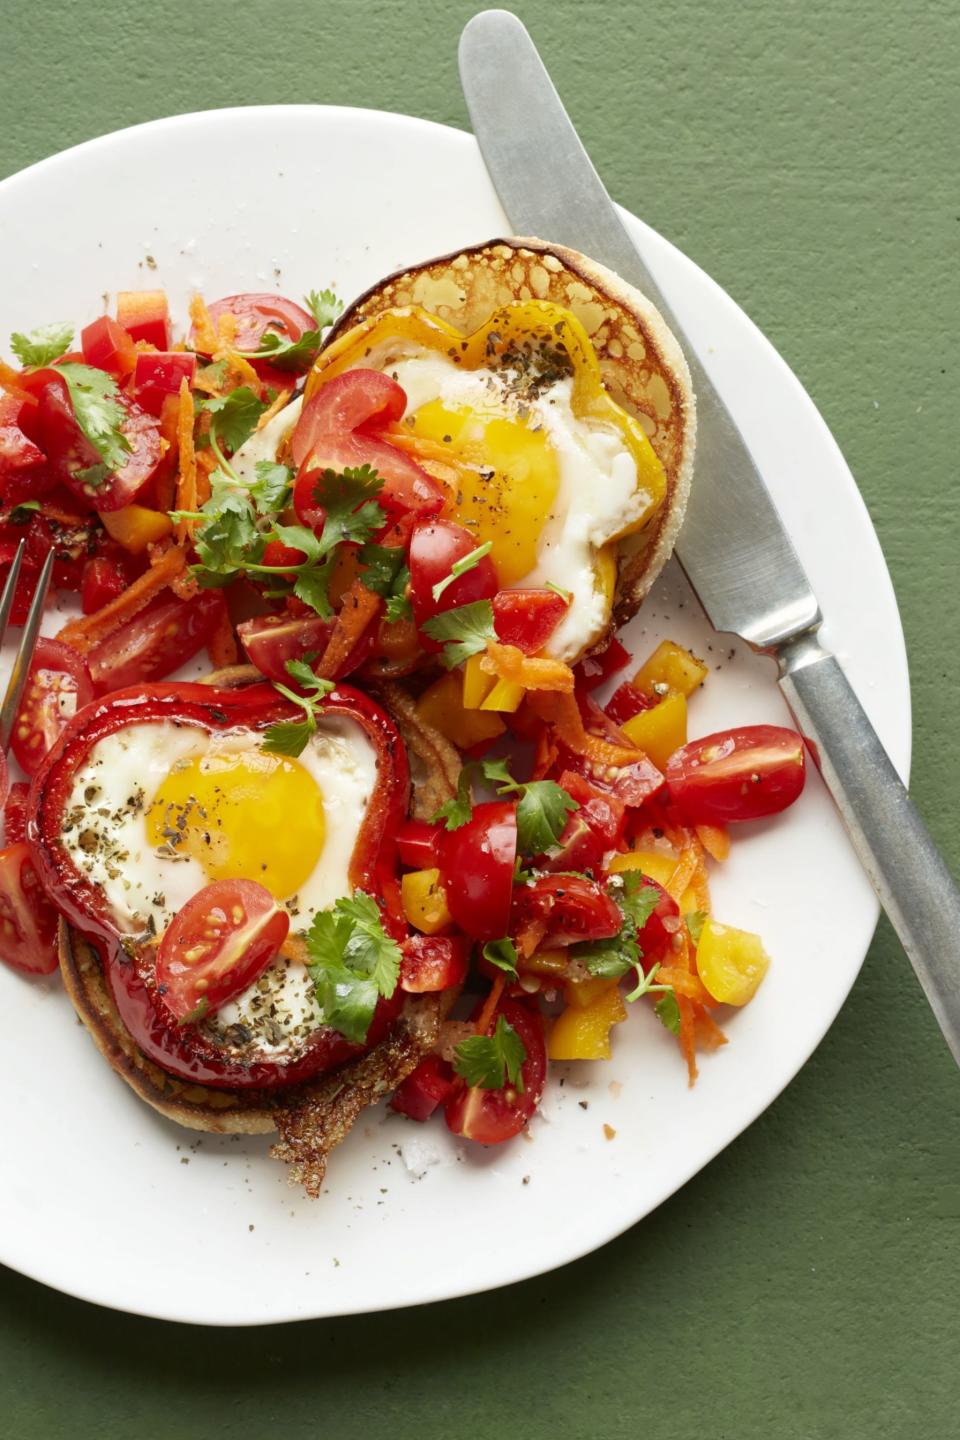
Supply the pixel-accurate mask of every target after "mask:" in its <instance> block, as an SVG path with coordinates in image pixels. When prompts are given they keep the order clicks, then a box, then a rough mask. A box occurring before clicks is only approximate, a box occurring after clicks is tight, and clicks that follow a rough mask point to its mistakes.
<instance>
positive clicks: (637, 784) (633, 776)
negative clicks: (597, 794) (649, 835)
mask: <svg viewBox="0 0 960 1440" xmlns="http://www.w3.org/2000/svg"><path fill="white" fill-rule="evenodd" d="M559 751H560V756H559V760H558V762H557V763H558V765H559V767H560V769H561V770H572V771H574V772H575V773H576V774H578V775H582V776H583V777H584V779H585V780H589V782H590V784H591V785H594V786H596V788H597V789H598V790H605V791H606V792H607V793H608V794H610V795H615V796H616V797H617V799H618V800H622V801H623V803H624V804H625V805H642V804H643V803H644V801H645V800H649V799H650V797H651V795H656V793H657V791H658V790H662V789H663V783H664V782H663V776H662V775H661V773H660V771H659V770H658V769H657V767H656V765H654V763H653V761H652V760H648V759H647V758H646V756H644V757H643V758H642V759H640V760H634V761H631V763H630V764H629V765H595V764H594V763H593V761H592V760H589V759H588V758H587V757H586V756H584V755H575V754H574V752H573V751H572V750H569V749H568V748H567V746H566V745H562V744H561V745H560V747H559Z"/></svg>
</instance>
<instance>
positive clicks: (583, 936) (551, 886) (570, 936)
mask: <svg viewBox="0 0 960 1440" xmlns="http://www.w3.org/2000/svg"><path fill="white" fill-rule="evenodd" d="M531 922H533V923H534V924H537V923H539V924H541V925H542V926H543V927H544V929H543V935H544V937H546V938H548V939H549V943H550V944H551V945H576V944H578V943H579V942H580V941H581V940H609V939H610V938H611V937H612V936H613V935H619V933H620V931H621V929H622V928H623V916H622V915H621V914H620V910H619V908H618V906H617V905H616V904H615V903H614V901H613V900H611V898H610V896H609V895H608V894H607V892H606V890H605V889H604V888H603V886H602V885H599V884H597V882H596V881H595V880H589V879H588V878H587V877H586V876H585V875H541V876H539V877H538V878H537V879H536V880H534V881H532V883H530V884H528V885H518V886H517V888H516V890H515V891H514V893H513V907H512V912H511V915H510V933H511V934H518V933H519V932H520V931H521V930H523V929H524V928H525V927H526V926H527V925H529V924H530V923H531Z"/></svg>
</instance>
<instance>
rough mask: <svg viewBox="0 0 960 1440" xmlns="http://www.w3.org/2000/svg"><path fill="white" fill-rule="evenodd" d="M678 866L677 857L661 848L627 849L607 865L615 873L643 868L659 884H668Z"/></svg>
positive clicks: (645, 873)
mask: <svg viewBox="0 0 960 1440" xmlns="http://www.w3.org/2000/svg"><path fill="white" fill-rule="evenodd" d="M676 868H677V861H676V857H675V856H673V855H664V854H662V853H661V851H659V850H627V851H625V852H624V853H623V854H622V855H614V857H613V859H612V860H611V861H610V864H609V865H608V866H607V869H608V870H610V871H611V872H612V873H613V874H617V872H618V871H620V870H642V871H643V873H644V875H649V876H650V879H651V880H656V882H657V884H658V885H666V883H667V881H668V880H669V879H670V876H671V875H672V874H673V872H674V870H676Z"/></svg>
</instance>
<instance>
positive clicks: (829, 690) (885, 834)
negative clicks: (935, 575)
mask: <svg viewBox="0 0 960 1440" xmlns="http://www.w3.org/2000/svg"><path fill="white" fill-rule="evenodd" d="M777 659H778V661H779V664H780V688H781V689H782V691H783V693H784V696H785V697H786V701H787V704H788V705H789V706H790V709H791V711H792V712H793V715H794V717H795V718H796V721H797V724H798V725H799V727H800V730H801V731H802V733H803V735H804V736H805V737H806V738H807V741H808V743H810V746H811V752H812V754H813V756H814V759H815V760H816V762H817V765H818V767H819V769H820V773H821V774H822V776H823V779H824V781H825V783H826V786H827V789H828V790H829V791H830V794H831V795H832V796H833V799H834V802H835V804H836V806H837V809H838V810H839V811H840V815H841V818H842V820H843V823H844V825H845V826H846V828H847V830H848V832H849V834H850V839H851V840H852V841H853V847H854V849H855V850H856V852H857V855H858V856H859V858H860V861H861V863H862V865H863V868H864V869H865V870H866V872H867V875H868V876H869V878H870V881H871V883H872V885H873V888H874V889H875V890H876V892H877V895H878V896H879V897H880V903H881V904H882V906H883V908H884V910H885V911H886V912H887V915H888V916H889V917H890V921H891V924H892V925H893V928H894V929H895V930H896V932H897V934H898V935H899V937H900V941H901V943H902V945H903V948H904V950H905V951H906V952H907V956H908V958H909V960H910V963H911V964H912V966H913V968H914V971H915V972H916V975H917V979H918V980H919V981H920V984H921V985H922V986H923V988H924V991H925V992H926V996H927V999H928V1000H929V1002H930V1006H931V1008H932V1010H933V1013H934V1015H936V1017H937V1022H938V1024H939V1026H940V1029H941V1030H942V1031H943V1034H944V1038H945V1039H946V1042H947V1044H948V1045H949V1046H950V1050H951V1052H952V1054H953V1058H954V1059H955V1060H956V1062H957V1064H958V1065H960V890H958V889H957V886H956V885H955V884H954V881H953V879H952V878H951V876H950V872H949V871H948V870H947V867H946V865H945V864H944V862H943V859H942V858H941V856H940V854H939V852H938V851H937V847H936V845H935V844H934V842H933V839H932V837H931V835H930V833H929V831H928V830H927V828H926V826H925V825H924V823H923V821H922V820H921V819H920V816H919V815H918V814H917V811H916V810H915V809H914V806H913V803H912V802H911V800H910V797H909V796H908V794H907V792H906V789H905V788H904V785H903V783H902V782H901V780H900V777H899V775H898V774H897V772H896V770H895V769H894V768H893V765H892V763H891V761H890V757H889V756H888V754H887V752H886V750H884V748H883V746H882V745H881V743H880V739H879V737H878V735H877V733H876V731H875V730H874V728H873V726H872V725H871V724H870V721H869V720H868V719H867V715H866V712H865V711H864V709H863V707H862V705H861V704H860V701H859V700H858V699H857V697H856V695H855V694H854V692H853V687H852V686H851V684H850V681H849V680H848V679H847V677H846V675H845V674H844V673H843V671H842V670H841V668H840V666H839V664H838V663H837V661H836V659H835V658H834V656H833V655H831V654H830V653H829V652H828V651H826V650H824V649H823V647H822V646H821V644H820V642H819V641H818V640H817V638H816V635H815V634H814V633H812V632H810V633H808V634H806V635H801V636H799V637H798V638H797V639H796V640H793V641H790V642H789V643H788V644H786V645H784V646H782V647H781V649H780V651H779V653H778V656H777Z"/></svg>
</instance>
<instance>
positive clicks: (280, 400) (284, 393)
mask: <svg viewBox="0 0 960 1440" xmlns="http://www.w3.org/2000/svg"><path fill="white" fill-rule="evenodd" d="M292 394H293V391H292V390H281V391H280V393H279V394H278V395H277V398H276V400H274V402H273V404H272V405H270V406H268V408H267V409H266V410H264V412H263V414H262V415H261V416H260V419H259V420H258V421H257V429H258V430H262V429H263V427H264V425H269V424H270V421H271V420H272V419H273V417H274V415H279V414H280V411H281V410H282V409H283V407H284V405H286V403H287V401H288V400H289V399H290V396H291V395H292Z"/></svg>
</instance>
